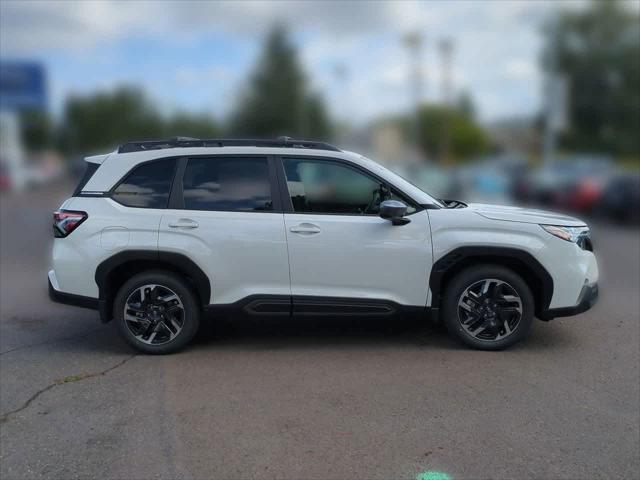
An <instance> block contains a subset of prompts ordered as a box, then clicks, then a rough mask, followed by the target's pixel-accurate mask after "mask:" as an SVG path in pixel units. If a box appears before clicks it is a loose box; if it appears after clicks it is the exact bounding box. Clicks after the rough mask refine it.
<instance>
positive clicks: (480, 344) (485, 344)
mask: <svg viewBox="0 0 640 480" xmlns="http://www.w3.org/2000/svg"><path fill="white" fill-rule="evenodd" d="M488 278H495V279H498V280H502V281H504V282H507V283H508V284H509V285H511V286H512V287H513V288H514V289H515V290H516V292H517V293H518V295H519V296H520V300H521V301H522V317H521V318H520V322H519V323H518V326H517V327H516V329H515V331H514V332H513V333H512V334H511V335H509V336H508V337H506V338H503V339H501V340H497V341H486V340H480V339H477V338H475V337H472V336H470V335H469V334H468V333H467V332H466V331H465V330H464V328H462V325H461V323H460V320H459V319H458V300H459V298H460V295H462V292H464V290H465V289H466V288H467V287H469V286H471V285H473V284H474V283H476V282H478V281H481V280H483V279H488ZM534 310H535V305H534V299H533V295H532V293H531V289H530V288H529V286H528V285H527V283H526V282H525V281H524V280H523V279H522V277H520V276H519V275H518V274H516V273H515V272H513V271H511V270H509V269H508V268H504V267H499V266H491V265H482V266H477V267H472V268H469V269H467V270H464V271H462V272H460V273H459V274H458V275H456V276H455V278H453V279H452V281H451V282H450V283H449V285H448V286H447V290H446V292H445V295H444V300H443V317H444V323H445V325H446V326H447V330H448V331H449V332H450V333H451V334H452V335H454V336H455V337H456V338H458V339H459V340H460V341H462V342H463V343H465V344H466V345H468V346H470V347H472V348H476V349H479V350H502V349H505V348H507V347H510V346H511V345H514V344H515V343H517V342H519V341H521V340H522V339H524V338H525V337H526V336H527V335H528V333H529V330H530V329H531V325H532V323H533V316H534Z"/></svg>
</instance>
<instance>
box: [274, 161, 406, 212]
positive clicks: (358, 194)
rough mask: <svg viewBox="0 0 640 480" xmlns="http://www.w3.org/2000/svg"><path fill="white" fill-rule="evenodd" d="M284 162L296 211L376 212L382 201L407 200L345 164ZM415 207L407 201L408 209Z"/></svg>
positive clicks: (288, 185)
mask: <svg viewBox="0 0 640 480" xmlns="http://www.w3.org/2000/svg"><path fill="white" fill-rule="evenodd" d="M283 164H284V171H285V175H286V177H287V187H288V189H289V195H290V196H291V203H292V204H293V210H294V211H295V212H296V213H298V212H299V213H325V214H343V215H377V214H378V212H379V210H380V203H381V202H382V201H384V200H390V199H393V200H401V201H405V200H404V199H403V198H401V197H400V196H398V195H397V193H396V192H395V191H393V190H392V189H390V188H389V187H387V186H386V185H384V184H382V183H381V182H380V181H379V180H377V179H375V178H373V177H370V176H368V175H366V174H364V173H362V172H360V171H358V170H356V169H354V168H351V167H348V166H346V165H342V164H339V163H335V162H329V161H317V160H301V159H284V160H283ZM405 202H406V201H405ZM415 211H416V209H415V208H414V207H412V206H410V205H408V209H407V213H413V212H415Z"/></svg>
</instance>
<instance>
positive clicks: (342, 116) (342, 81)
mask: <svg viewBox="0 0 640 480" xmlns="http://www.w3.org/2000/svg"><path fill="white" fill-rule="evenodd" d="M333 76H334V78H335V82H336V85H337V87H338V92H339V93H338V95H339V98H341V100H343V101H342V102H340V107H339V109H338V112H337V115H336V116H337V119H338V138H337V141H338V144H339V145H343V144H345V143H346V140H347V138H348V130H349V127H350V125H349V118H350V117H349V109H348V103H347V102H348V98H349V97H348V87H349V82H348V78H349V71H348V69H347V66H346V65H345V64H344V62H339V63H336V64H335V65H334V67H333Z"/></svg>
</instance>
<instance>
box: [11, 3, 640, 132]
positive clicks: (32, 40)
mask: <svg viewBox="0 0 640 480" xmlns="http://www.w3.org/2000/svg"><path fill="white" fill-rule="evenodd" d="M630 3H633V0H632V1H631V2H630ZM584 4H585V0H575V1H567V2H563V4H562V6H563V7H570V8H582V6H583V5H584ZM555 8H556V3H554V2H553V1H552V0H531V1H525V0H493V1H489V0H487V1H480V0H458V1H442V0H437V1H436V0H434V1H428V2H416V1H399V0H397V1H393V0H391V1H380V2H377V1H376V2H373V1H370V2H367V1H343V2H337V1H336V2H333V1H322V2H317V1H299V2H295V1H286V0H277V1H255V0H251V1H237V2H231V1H210V2H209V1H191V0H185V1H161V2H159V1H151V0H132V1H120V0H91V1H82V2H80V1H78V2H75V1H57V0H49V1H46V2H34V1H30V0H23V1H14V0H0V55H2V56H3V57H4V56H16V55H19V56H37V57H41V58H42V57H44V58H46V56H47V55H48V54H49V53H51V52H53V51H55V52H63V53H64V54H65V55H67V56H70V57H71V56H74V57H76V58H78V57H81V58H82V59H83V61H86V62H87V65H90V63H89V62H90V61H91V59H92V58H96V59H102V60H94V61H96V62H97V61H105V60H104V57H105V56H108V55H109V53H108V52H109V49H108V47H109V46H110V45H113V44H115V43H116V42H121V41H126V40H127V39H129V38H145V37H150V38H162V39H163V41H169V42H172V44H175V45H181V46H183V47H184V46H188V45H190V42H195V41H196V40H197V39H200V38H203V37H204V36H206V35H210V34H211V33H212V32H216V33H222V34H223V35H225V38H226V39H227V40H229V41H236V40H239V41H243V42H249V43H251V44H253V45H257V44H258V42H259V40H260V39H261V37H262V36H263V35H264V33H265V31H266V30H267V29H268V28H269V27H270V25H272V24H273V23H274V22H284V23H287V24H288V25H289V27H290V28H291V29H292V30H293V31H294V34H295V38H296V40H297V41H298V43H299V46H300V48H301V57H302V61H303V62H304V65H305V67H306V70H307V71H308V72H309V73H310V75H309V77H310V79H311V81H312V84H313V85H314V87H315V88H317V89H318V90H320V91H322V92H323V93H324V94H325V96H326V97H328V99H329V100H330V104H331V106H332V108H333V110H334V111H336V112H343V114H345V115H347V114H348V115H350V116H351V117H353V118H354V119H356V120H357V121H364V120H366V119H368V118H370V117H371V116H374V115H378V114H380V113H383V112H390V111H399V110H402V109H404V108H406V106H407V105H408V101H409V92H408V75H409V73H408V70H409V68H408V58H407V57H408V54H407V51H406V48H405V47H404V46H403V45H402V42H401V38H402V35H403V34H405V33H407V32H409V31H413V30H419V31H421V32H422V33H423V34H424V38H425V42H426V43H425V52H424V54H425V56H424V63H423V66H424V72H425V89H424V90H425V95H426V97H427V98H429V99H432V100H433V99H436V98H438V95H439V92H440V78H441V77H440V74H439V69H440V64H439V57H438V54H437V50H436V48H435V45H436V44H437V41H438V40H439V39H441V38H442V37H444V36H446V37H450V38H452V39H454V40H455V50H454V57H453V58H454V61H453V77H454V78H453V80H454V85H455V86H456V89H458V90H459V89H461V88H464V89H467V90H469V91H470V92H471V93H472V95H473V96H474V97H475V99H476V102H477V104H478V107H479V111H480V114H481V115H482V117H484V118H493V117H495V116H496V115H503V114H506V113H509V112H508V111H509V109H512V110H513V111H514V112H525V111H526V112H532V111H533V110H535V108H537V105H536V101H537V95H538V91H537V86H536V82H537V81H538V80H537V78H538V76H539V73H538V70H537V57H538V53H539V49H540V46H541V38H540V34H539V24H540V22H541V21H542V19H543V18H544V17H545V15H547V14H548V13H549V12H551V11H553V10H554V9H555ZM176 62H177V64H176V65H173V66H172V67H171V74H172V76H171V78H170V79H169V80H166V81H165V80H163V81H165V84H163V87H165V88H167V89H168V91H169V92H170V91H171V90H170V88H180V89H181V90H183V91H184V89H185V88H192V89H193V92H194V93H193V94H194V95H196V94H197V92H200V91H204V90H205V87H206V86H207V84H208V83H214V84H216V85H220V84H225V85H229V86H228V87H226V88H227V90H225V93H224V99H225V100H228V99H230V98H231V97H232V95H231V93H232V92H233V91H234V88H235V87H234V85H236V86H237V85H238V84H239V83H241V80H242V78H243V74H244V73H245V72H246V69H247V68H248V65H241V66H237V65H236V66H234V70H231V68H230V67H225V68H221V67H220V66H218V65H216V64H215V63H214V62H215V61H214V60H212V63H211V64H206V63H203V64H202V65H198V66H195V67H194V66H193V65H189V64H182V63H180V60H179V59H176ZM340 65H342V66H344V67H345V68H346V71H347V75H346V76H344V78H342V79H341V78H339V77H338V76H337V75H336V74H335V72H336V68H337V67H338V66H340ZM127 75H129V77H130V78H133V79H135V80H140V78H141V76H140V75H138V74H137V72H135V71H133V72H129V71H123V72H117V80H119V79H121V78H124V79H125V80H126V78H127ZM114 78H115V77H114ZM143 80H144V79H143ZM104 81H105V82H108V83H112V82H113V81H114V80H113V78H112V79H111V80H106V79H105V80H104ZM146 81H148V82H150V84H149V85H148V87H149V89H150V90H151V91H157V90H158V89H159V88H160V86H159V85H158V82H159V80H158V79H155V80H154V79H148V80H146ZM53 84H54V85H56V88H55V90H54V93H55V94H56V95H59V94H61V92H64V88H63V87H62V86H61V85H60V83H59V82H57V81H56V80H55V79H53ZM91 87H92V85H86V86H83V88H91ZM503 92H508V93H503ZM164 93H165V94H166V93H167V92H166V91H165V92H164ZM180 94H183V92H181V93H180ZM165 96H166V95H165ZM176 98H180V97H179V96H176ZM512 98H518V101H517V102H514V101H513V100H512ZM166 101H168V102H170V101H172V100H171V99H169V98H167V100H166Z"/></svg>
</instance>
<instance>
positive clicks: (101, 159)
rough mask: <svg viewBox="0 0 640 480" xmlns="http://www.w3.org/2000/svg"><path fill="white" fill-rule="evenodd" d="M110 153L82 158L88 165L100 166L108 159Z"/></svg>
mask: <svg viewBox="0 0 640 480" xmlns="http://www.w3.org/2000/svg"><path fill="white" fill-rule="evenodd" d="M109 155H111V153H103V154H102V155H92V156H90V157H84V161H85V162H88V163H97V164H99V165H100V164H102V163H103V162H104V161H105V160H106V159H107V158H109Z"/></svg>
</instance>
